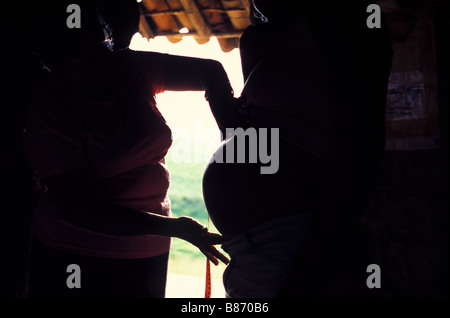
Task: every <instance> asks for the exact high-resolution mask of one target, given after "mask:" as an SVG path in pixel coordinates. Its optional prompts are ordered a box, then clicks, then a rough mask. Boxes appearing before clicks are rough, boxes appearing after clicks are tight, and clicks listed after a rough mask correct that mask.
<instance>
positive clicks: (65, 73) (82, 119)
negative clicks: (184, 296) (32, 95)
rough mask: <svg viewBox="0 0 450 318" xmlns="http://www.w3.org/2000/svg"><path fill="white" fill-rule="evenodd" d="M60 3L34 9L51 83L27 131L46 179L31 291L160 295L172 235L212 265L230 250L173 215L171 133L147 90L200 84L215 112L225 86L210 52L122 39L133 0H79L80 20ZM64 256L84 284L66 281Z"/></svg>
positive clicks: (133, 21) (131, 23)
mask: <svg viewBox="0 0 450 318" xmlns="http://www.w3.org/2000/svg"><path fill="white" fill-rule="evenodd" d="M68 4H69V2H65V1H60V2H58V3H54V2H51V3H48V4H47V5H45V3H42V2H41V3H39V4H38V6H37V7H35V8H33V9H35V10H36V18H37V20H36V21H35V22H36V26H35V29H34V30H33V32H34V38H33V39H34V41H33V43H34V48H35V49H36V50H37V51H38V52H39V53H40V55H41V58H42V62H43V65H44V67H45V68H46V69H48V70H49V71H50V74H51V81H50V83H49V85H47V87H46V89H44V90H43V91H42V92H41V93H40V94H39V96H38V97H37V98H36V100H35V102H34V104H33V105H32V108H31V111H30V114H29V120H28V125H27V128H26V132H25V137H24V142H25V149H26V153H27V154H28V158H29V160H30V162H31V164H32V166H33V168H34V169H35V170H36V173H37V175H38V177H39V178H40V179H41V182H42V184H43V186H44V187H45V193H44V194H43V195H42V198H41V201H40V203H39V206H38V208H37V209H36V211H35V214H34V219H33V244H32V254H31V255H32V257H31V271H30V283H29V296H31V297H164V296H165V285H166V272H167V262H168V255H169V248H170V237H179V238H181V239H184V240H186V241H188V242H190V243H192V244H194V245H195V246H197V247H198V248H200V250H201V251H202V252H203V253H204V254H205V255H206V256H207V257H208V258H210V259H211V260H212V261H213V262H215V263H217V262H218V259H221V260H222V261H224V262H227V259H226V257H224V256H223V255H222V254H221V253H220V252H218V251H217V250H216V249H215V248H214V247H213V244H217V243H220V242H221V241H222V239H221V236H220V235H218V234H211V233H208V232H207V230H206V228H205V227H204V226H203V225H201V224H199V223H197V222H196V221H195V220H193V219H191V218H187V217H180V218H172V217H171V215H170V213H171V212H170V200H169V197H168V192H167V190H168V187H169V183H170V176H169V172H168V170H167V167H166V165H165V161H164V156H165V155H166V153H167V151H168V149H169V147H170V145H171V143H172V138H171V131H170V129H169V127H168V126H167V125H166V122H165V120H164V118H163V116H162V115H161V114H160V112H159V111H158V109H157V107H156V103H155V98H154V96H155V94H157V93H159V92H162V91H164V90H205V91H206V93H207V95H208V100H209V102H210V105H211V109H212V110H213V112H214V113H216V114H220V112H221V108H222V107H225V106H229V105H231V104H232V103H233V93H232V89H231V86H230V84H229V82H228V78H227V75H226V73H225V71H224V69H223V67H222V66H221V65H220V63H218V62H216V61H212V60H204V59H195V58H187V57H179V56H171V55H167V54H159V53H148V52H136V51H131V50H129V49H127V47H128V44H129V41H130V39H131V36H132V35H133V34H134V33H135V32H136V31H137V28H138V21H139V8H138V4H137V3H136V1H114V3H113V2H110V1H104V2H103V1H81V2H78V4H79V6H80V8H81V28H79V29H77V28H73V29H69V28H68V27H67V26H66V19H67V17H68V16H69V13H66V8H67V6H68ZM28 9H30V8H28ZM30 10H31V9H30ZM39 13H40V14H39ZM38 31H39V32H38ZM105 36H106V37H105ZM186 111H189V110H188V109H186ZM226 116H227V115H225V118H226ZM219 117H221V116H218V118H219ZM221 118H223V117H221ZM217 258H218V259H217ZM71 264H76V265H78V266H79V268H80V270H81V276H80V280H81V281H80V283H81V288H69V287H70V286H72V287H73V285H74V284H75V283H76V282H75V281H74V280H76V278H75V276H73V277H72V278H68V277H69V275H70V274H71V272H69V273H68V272H66V270H67V268H68V266H69V265H71ZM66 280H67V281H70V284H67V282H66Z"/></svg>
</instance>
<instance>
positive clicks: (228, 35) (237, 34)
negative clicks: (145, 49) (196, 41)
mask: <svg viewBox="0 0 450 318" xmlns="http://www.w3.org/2000/svg"><path fill="white" fill-rule="evenodd" d="M241 35H242V32H226V33H212V34H211V36H215V37H216V38H218V39H229V38H240V37H241ZM156 36H170V37H174V38H179V39H181V38H183V37H185V36H194V37H195V36H198V34H197V33H196V32H189V33H178V32H160V33H158V34H157V35H156Z"/></svg>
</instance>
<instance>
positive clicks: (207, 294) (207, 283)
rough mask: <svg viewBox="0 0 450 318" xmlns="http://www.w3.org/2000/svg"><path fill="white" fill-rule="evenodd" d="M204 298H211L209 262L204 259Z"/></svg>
mask: <svg viewBox="0 0 450 318" xmlns="http://www.w3.org/2000/svg"><path fill="white" fill-rule="evenodd" d="M208 231H209V215H208ZM205 298H211V261H210V260H209V259H208V258H206V277H205Z"/></svg>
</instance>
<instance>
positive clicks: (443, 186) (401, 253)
mask: <svg viewBox="0 0 450 318" xmlns="http://www.w3.org/2000/svg"><path fill="white" fill-rule="evenodd" d="M433 5H434V10H433V12H434V25H435V31H436V32H435V37H436V48H435V49H436V66H437V80H438V101H439V120H438V123H436V124H438V125H439V143H440V146H439V147H438V148H435V149H414V150H413V149H411V150H389V151H387V152H386V155H385V157H384V160H383V167H382V174H381V176H380V181H379V184H378V187H377V190H376V192H375V194H374V197H373V200H372V202H371V204H370V206H369V207H368V210H367V212H366V215H365V219H364V222H365V223H366V224H368V225H369V227H370V229H371V233H372V237H373V243H374V249H373V253H374V258H375V261H376V262H377V263H378V264H379V265H380V267H381V270H382V289H381V294H382V295H384V296H386V297H389V296H419V297H420V296H432V297H433V296H437V297H443V296H447V295H448V108H449V87H450V84H449V56H450V54H449V51H448V41H449V39H450V34H449V30H450V26H449V19H448V12H449V10H448V4H446V3H445V2H444V1H434V3H433ZM429 49H430V50H433V49H434V48H432V47H431V48H429Z"/></svg>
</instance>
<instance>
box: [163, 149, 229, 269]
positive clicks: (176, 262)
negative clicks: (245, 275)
mask: <svg viewBox="0 0 450 318" xmlns="http://www.w3.org/2000/svg"><path fill="white" fill-rule="evenodd" d="M166 163H167V166H168V168H169V171H170V175H171V184H170V188H169V197H170V200H171V202H172V215H173V216H175V217H177V216H190V217H192V218H194V219H196V220H197V221H199V222H200V223H202V224H204V225H208V213H207V212H206V207H205V204H204V202H203V194H202V177H203V172H204V170H205V168H206V163H176V162H173V161H171V160H170V153H169V155H168V156H167V157H166ZM209 230H210V231H211V232H216V233H217V230H216V229H215V227H214V225H213V224H212V223H211V222H210V223H209ZM217 248H218V249H219V250H220V245H217ZM211 267H212V277H213V278H221V277H222V272H223V270H224V268H225V265H223V264H221V265H219V266H217V267H216V266H214V265H213V266H211ZM205 268H206V257H205V256H204V255H203V254H202V253H201V252H200V251H199V249H198V248H197V247H195V246H193V245H191V244H189V243H187V242H185V241H183V240H180V239H177V238H174V239H172V248H171V250H170V260H169V272H174V273H178V274H184V275H196V276H203V275H204V274H205Z"/></svg>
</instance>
